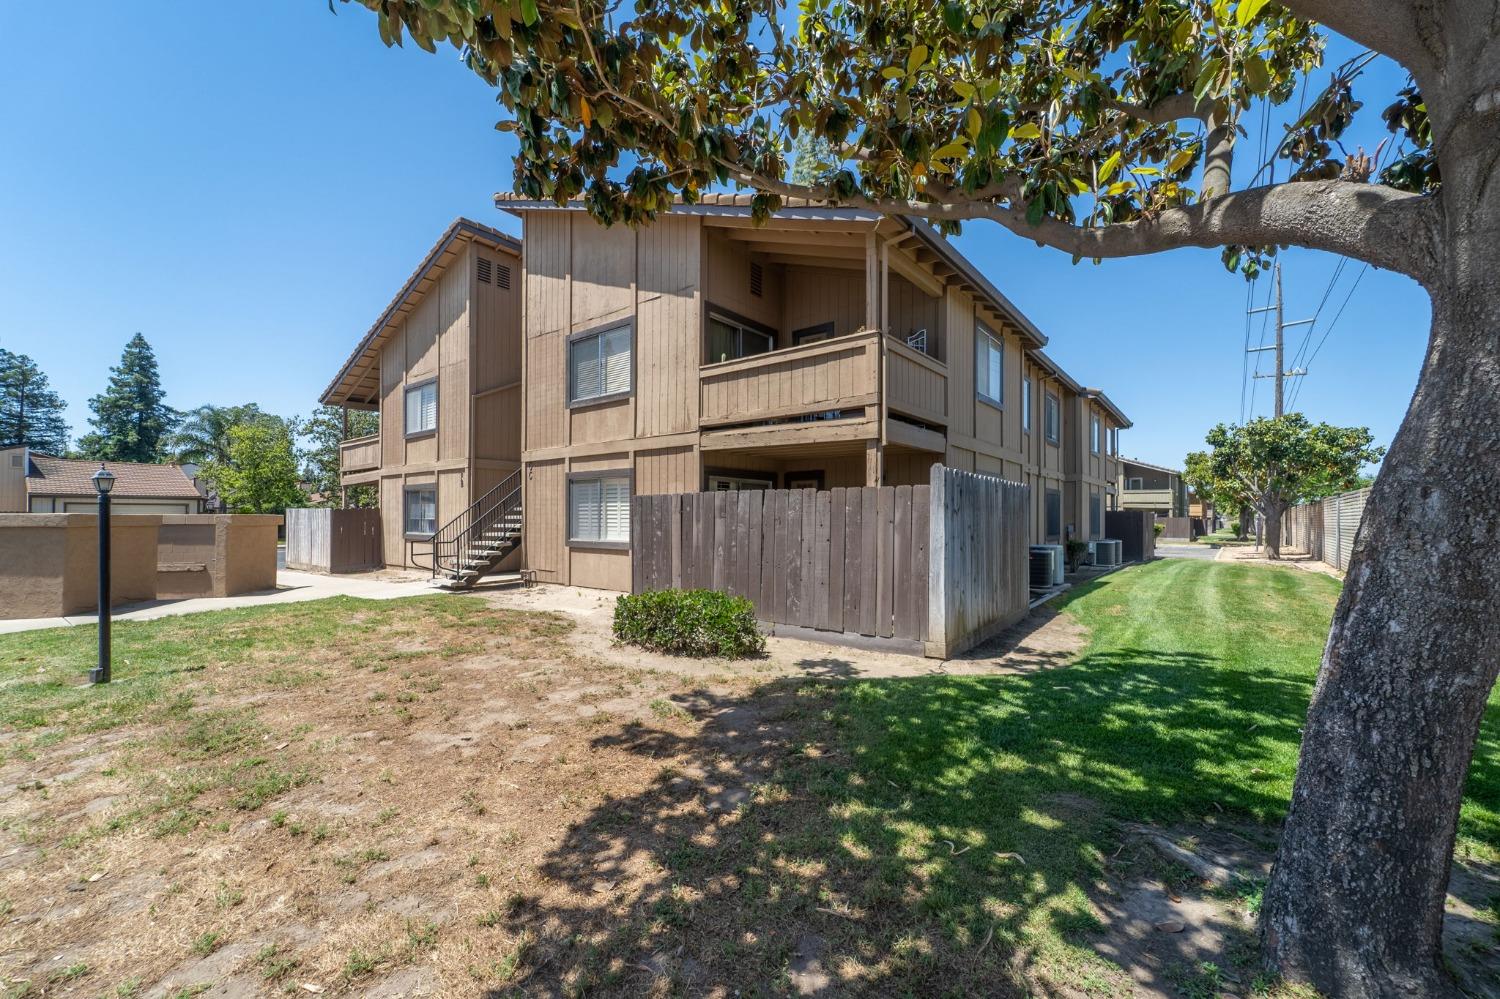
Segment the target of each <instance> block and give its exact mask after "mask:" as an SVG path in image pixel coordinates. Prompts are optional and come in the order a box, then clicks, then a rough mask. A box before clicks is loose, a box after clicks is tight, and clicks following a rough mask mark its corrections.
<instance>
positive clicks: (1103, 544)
mask: <svg viewBox="0 0 1500 999" xmlns="http://www.w3.org/2000/svg"><path fill="white" fill-rule="evenodd" d="M1123 550H1124V544H1123V542H1120V541H1117V540H1115V539H1113V538H1107V539H1105V540H1103V541H1096V542H1094V564H1095V565H1098V566H1116V565H1119V564H1120V563H1121V561H1122V560H1123V554H1122V552H1123Z"/></svg>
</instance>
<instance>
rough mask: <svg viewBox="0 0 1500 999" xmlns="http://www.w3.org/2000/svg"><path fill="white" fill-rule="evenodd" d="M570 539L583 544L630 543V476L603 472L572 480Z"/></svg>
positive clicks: (569, 491)
mask: <svg viewBox="0 0 1500 999" xmlns="http://www.w3.org/2000/svg"><path fill="white" fill-rule="evenodd" d="M568 540H569V541H570V542H579V543H582V544H612V545H613V544H619V545H626V544H629V543H630V476H628V475H601V476H597V477H589V478H576V479H570V480H569V481H568Z"/></svg>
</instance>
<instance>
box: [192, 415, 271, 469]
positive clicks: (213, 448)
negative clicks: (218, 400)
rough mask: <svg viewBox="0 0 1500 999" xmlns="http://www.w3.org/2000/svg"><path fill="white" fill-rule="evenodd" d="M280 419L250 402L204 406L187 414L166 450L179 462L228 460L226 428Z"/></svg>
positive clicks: (222, 463)
mask: <svg viewBox="0 0 1500 999" xmlns="http://www.w3.org/2000/svg"><path fill="white" fill-rule="evenodd" d="M261 420H274V421H276V422H280V418H279V417H276V416H272V415H271V414H270V413H263V412H261V410H260V407H259V406H257V405H256V404H255V403H253V402H248V403H245V404H244V405H243V406H213V405H204V406H199V407H198V408H197V409H195V410H193V411H191V412H190V413H188V414H187V417H186V418H185V419H184V420H183V421H182V425H181V426H179V427H178V428H177V431H176V432H175V433H173V434H172V437H171V439H170V440H169V441H168V443H167V449H168V451H169V452H170V453H171V455H172V457H173V458H174V459H175V460H177V461H179V462H192V463H194V464H198V465H206V464H208V463H209V462H211V461H212V462H217V463H219V464H221V465H225V464H228V463H229V431H230V430H231V429H232V428H234V427H238V426H241V425H242V424H247V423H258V422H260V421H261Z"/></svg>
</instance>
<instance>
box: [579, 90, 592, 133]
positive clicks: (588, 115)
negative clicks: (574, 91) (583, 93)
mask: <svg viewBox="0 0 1500 999" xmlns="http://www.w3.org/2000/svg"><path fill="white" fill-rule="evenodd" d="M578 114H579V117H581V118H582V119H583V127H584V128H592V127H593V126H594V109H593V108H591V107H589V99H588V98H587V97H580V98H578Z"/></svg>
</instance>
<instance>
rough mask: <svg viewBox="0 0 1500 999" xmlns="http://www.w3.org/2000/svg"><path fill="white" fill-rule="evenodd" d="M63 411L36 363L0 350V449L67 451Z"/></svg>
mask: <svg viewBox="0 0 1500 999" xmlns="http://www.w3.org/2000/svg"><path fill="white" fill-rule="evenodd" d="M66 408H67V405H66V404H65V403H64V402H63V401H62V398H61V397H60V396H58V394H57V393H56V392H54V391H52V388H51V386H50V385H49V384H48V382H47V376H46V375H45V374H43V373H42V370H41V369H40V368H38V367H37V366H36V362H35V361H33V360H32V359H31V358H29V357H27V356H26V355H25V354H16V353H12V352H11V351H8V350H6V349H4V348H3V347H0V448H7V447H29V448H31V449H32V450H35V451H41V452H42V453H44V454H56V455H61V454H63V453H64V452H66V451H67V448H68V421H67V420H66V419H64V418H63V411H64V410H65V409H66Z"/></svg>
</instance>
